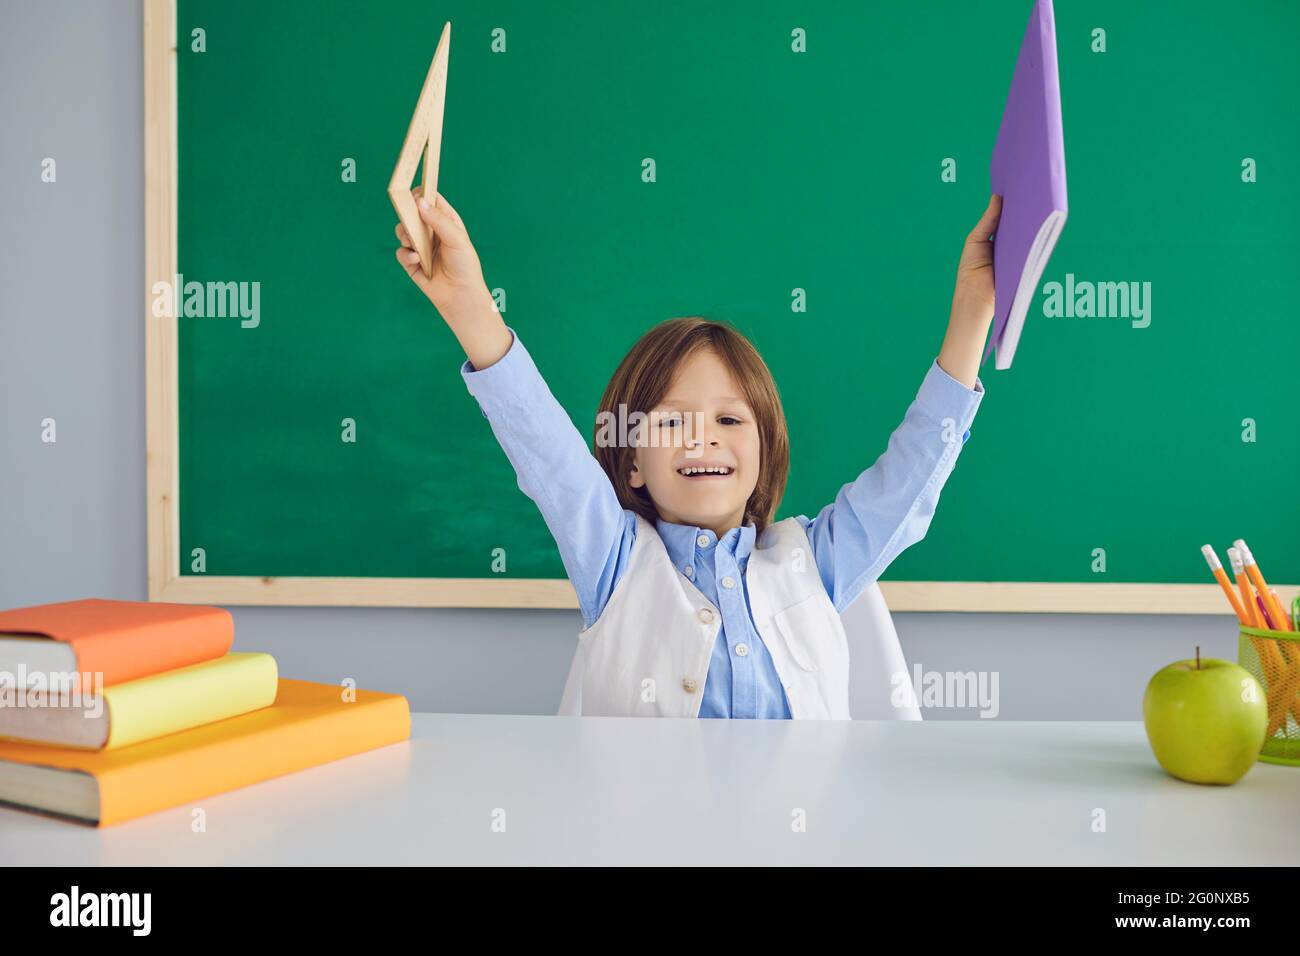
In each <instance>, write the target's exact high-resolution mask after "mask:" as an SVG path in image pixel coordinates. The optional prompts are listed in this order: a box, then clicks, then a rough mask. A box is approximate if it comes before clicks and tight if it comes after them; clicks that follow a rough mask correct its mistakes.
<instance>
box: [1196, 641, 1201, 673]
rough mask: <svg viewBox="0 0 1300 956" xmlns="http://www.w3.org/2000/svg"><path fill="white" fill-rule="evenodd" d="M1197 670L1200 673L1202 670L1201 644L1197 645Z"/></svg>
mask: <svg viewBox="0 0 1300 956" xmlns="http://www.w3.org/2000/svg"><path fill="white" fill-rule="evenodd" d="M1196 669H1197V670H1198V671H1199V670H1200V669H1201V645H1200V644H1197V645H1196Z"/></svg>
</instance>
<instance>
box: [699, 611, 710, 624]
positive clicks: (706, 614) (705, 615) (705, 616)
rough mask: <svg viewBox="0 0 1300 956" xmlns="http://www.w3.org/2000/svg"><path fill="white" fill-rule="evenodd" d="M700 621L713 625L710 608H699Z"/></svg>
mask: <svg viewBox="0 0 1300 956" xmlns="http://www.w3.org/2000/svg"><path fill="white" fill-rule="evenodd" d="M700 620H701V621H703V622H704V623H705V624H712V623H713V608H711V607H702V608H700Z"/></svg>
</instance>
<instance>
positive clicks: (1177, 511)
mask: <svg viewBox="0 0 1300 956" xmlns="http://www.w3.org/2000/svg"><path fill="white" fill-rule="evenodd" d="M1028 13H1029V3H1028V2H1025V0H1020V2H997V3H979V4H975V3H967V2H958V0H951V2H930V3H926V4H921V5H916V4H901V3H867V4H855V5H850V4H842V3H829V2H828V3H798V4H794V3H790V4H782V3H774V2H773V3H766V2H721V3H709V4H701V3H669V4H641V3H626V4H623V3H607V2H596V0H585V2H573V3H565V4H542V3H536V2H517V0H510V2H492V3H484V2H481V0H473V2H467V0H452V2H447V3H442V4H433V5H430V4H427V3H420V4H415V3H401V2H396V0H395V2H384V3H373V4H367V3H351V2H346V3H345V2H341V0H310V2H307V0H277V2H275V3H267V2H262V0H257V2H254V0H247V2H231V0H220V2H216V0H202V2H201V0H179V2H178V6H177V47H178V52H177V85H178V89H177V114H178V120H177V123H178V125H177V150H178V161H177V175H178V187H177V190H178V206H177V224H178V225H177V228H178V255H179V267H180V271H181V273H182V274H183V275H184V278H185V280H186V281H200V282H211V281H220V282H247V283H250V286H249V288H250V289H251V288H252V286H251V283H254V282H256V283H258V289H259V300H258V305H259V312H258V316H257V324H256V326H255V327H245V326H246V325H248V324H249V323H247V322H241V320H240V318H239V317H225V318H222V317H219V316H203V317H196V316H189V317H182V318H181V319H180V320H179V322H180V330H179V352H178V361H177V368H178V396H179V420H178V430H179V453H178V462H179V495H180V503H179V520H180V525H179V543H180V553H181V554H182V555H185V556H188V555H190V554H191V553H192V552H193V549H196V548H201V549H202V551H203V554H204V555H205V561H206V564H205V566H204V568H203V573H205V574H209V575H213V574H215V575H234V576H324V577H341V578H353V577H360V578H365V577H398V578H406V577H410V578H445V577H470V578H475V577H489V576H491V575H492V573H493V572H492V569H491V561H492V557H493V549H496V548H504V549H505V552H506V554H507V555H508V559H509V560H508V570H507V572H506V573H507V575H508V576H510V577H521V578H563V577H564V570H563V566H562V564H561V562H560V559H559V555H558V552H557V550H556V548H555V545H554V543H553V541H552V539H551V537H550V535H549V533H548V531H547V529H546V526H545V524H544V523H543V521H542V518H541V516H540V514H539V513H538V511H537V510H536V508H535V506H534V505H533V503H532V502H531V501H529V500H528V499H527V498H526V497H525V496H524V495H523V494H522V493H521V492H520V491H519V489H518V487H517V485H516V481H515V476H514V473H513V470H512V469H511V467H510V464H509V462H508V461H507V460H506V457H505V455H504V454H503V453H502V451H501V449H500V448H499V446H498V445H497V444H496V442H495V439H494V437H493V435H492V433H491V430H490V428H489V427H488V424H487V422H486V421H485V419H484V418H483V416H482V415H481V413H480V411H479V408H478V405H477V403H476V402H475V401H474V399H473V398H472V397H471V396H470V395H469V394H468V392H467V391H466V389H465V386H464V384H463V382H462V380H461V377H460V374H459V367H460V363H461V362H462V361H463V360H464V354H463V353H462V352H461V351H460V349H459V346H458V345H457V343H456V341H455V339H454V337H453V336H452V335H451V333H450V332H449V331H448V330H447V328H446V327H445V326H444V325H443V323H442V321H441V319H440V318H439V316H438V315H437V313H436V312H435V311H434V309H433V308H432V307H431V306H430V305H429V303H428V302H427V300H426V299H424V297H423V296H422V295H420V293H419V292H418V290H416V289H415V288H414V286H413V285H412V284H411V283H410V282H409V281H408V280H407V278H406V277H405V276H404V275H403V274H402V271H401V269H400V267H399V266H398V265H397V264H396V263H395V261H394V258H393V249H394V247H395V239H394V236H393V227H394V224H395V222H396V217H395V214H394V212H393V209H392V207H391V205H390V204H389V201H388V198H387V196H386V195H385V187H386V185H387V181H388V177H389V175H390V173H391V171H392V168H393V164H394V162H395V160H396V158H397V153H398V150H399V148H400V146H401V143H402V138H403V135H404V134H405V131H406V124H407V122H408V120H409V119H410V115H411V111H412V110H413V108H414V105H415V99H416V96H417V95H418V93H419V90H420V87H421V84H422V83H423V80H424V75H425V72H426V70H427V69H428V65H429V59H430V57H431V56H432V53H433V49H434V45H435V44H436V41H437V38H438V34H439V32H440V30H441V28H442V25H443V23H444V22H445V21H447V20H450V21H451V22H452V42H451V55H450V73H449V80H448V89H447V97H446V119H445V125H444V129H443V152H442V165H441V173H440V181H439V186H440V188H441V191H442V192H444V193H445V194H446V195H447V196H448V198H449V199H450V200H451V201H452V202H453V203H455V204H456V206H457V208H458V209H459V211H460V212H461V213H462V215H463V216H464V218H465V220H466V222H467V224H468V226H469V230H470V234H471V236H472V237H473V239H474V241H475V244H476V246H477V248H478V250H479V254H480V256H481V258H482V261H483V264H484V271H485V276H486V278H487V281H488V285H489V286H490V287H491V288H494V289H496V288H500V289H503V290H505V293H506V312H505V319H506V322H507V323H508V324H509V325H511V326H512V327H514V328H515V329H516V330H518V332H519V335H520V337H521V338H522V340H523V341H524V342H525V344H526V345H527V346H528V348H529V350H530V351H531V352H532V354H533V356H534V357H535V359H536V361H537V364H538V365H539V367H540V368H541V370H542V372H543V373H544V374H545V376H546V378H547V381H548V382H549V384H550V387H551V389H552V391H553V392H554V394H555V395H556V397H557V398H558V399H559V401H560V402H561V403H562V404H563V405H564V407H565V408H566V409H567V410H568V412H569V413H570V415H571V417H572V419H573V420H574V422H575V423H576V424H577V427H578V428H579V430H580V431H581V432H582V433H583V434H584V436H586V437H587V438H588V440H589V441H590V436H591V427H590V423H591V422H592V420H593V417H594V414H595V405H596V402H597V400H598V398H599V396H600V393H601V391H602V389H603V387H604V385H605V384H606V382H607V380H608V378H609V375H610V374H611V373H612V371H613V369H614V367H615V365H616V363H617V362H618V360H619V359H620V358H621V357H622V356H623V354H624V353H625V352H626V350H627V349H628V348H629V347H630V346H631V344H632V343H633V342H634V341H635V339H636V338H637V337H638V336H639V335H640V334H641V333H643V332H644V331H645V330H646V329H647V328H649V327H650V326H651V325H653V324H654V323H656V322H659V321H661V320H663V319H666V318H669V317H672V316H677V315H687V314H701V315H706V316H708V317H711V318H716V319H724V320H727V321H729V322H732V323H734V324H735V325H736V326H738V327H739V328H740V329H741V330H742V331H744V332H745V333H746V334H747V335H749V336H750V337H751V338H752V339H753V341H754V342H755V344H756V345H757V346H758V348H759V349H760V351H761V352H762V354H763V355H764V356H765V358H766V359H767V361H768V363H769V365H770V367H771V369H772V372H773V374H774V375H775V377H776V380H777V382H778V385H779V386H780V389H781V393H782V397H783V400H784V402H785V408H786V412H787V414H788V418H789V425H790V432H791V447H792V469H791V474H790V481H789V485H788V487H787V490H786V495H785V498H784V501H783V504H782V506H781V509H780V512H779V516H780V517H785V516H789V515H793V514H808V515H812V514H815V513H816V512H817V511H818V510H819V509H820V508H821V507H822V506H824V505H825V504H826V503H828V502H829V501H831V500H832V499H833V497H834V495H835V493H836V491H837V489H838V488H839V487H840V486H841V485H843V484H844V483H845V482H848V481H851V480H853V478H854V477H856V475H857V474H858V473H859V472H860V471H862V470H863V469H864V468H866V467H867V466H869V465H870V464H871V463H872V462H873V461H874V460H875V458H876V457H877V456H878V455H879V454H880V452H881V451H883V449H884V447H885V444H886V441H887V438H888V436H889V433H890V432H891V431H892V429H893V428H894V427H895V426H896V425H897V424H898V422H899V420H900V419H901V417H902V415H903V412H904V410H905V409H906V407H907V405H908V403H909V402H910V401H911V399H912V398H913V397H914V395H915V393H916V390H917V387H918V386H919V385H920V382H921V379H922V377H923V375H924V373H925V371H926V369H927V367H928V366H929V364H930V362H931V361H932V360H933V359H934V357H935V356H936V355H937V354H938V350H939V345H940V342H941V340H942V336H943V332H944V327H945V324H946V321H947V316H948V308H949V304H950V298H951V294H952V285H953V276H954V270H955V266H956V263H957V256H958V253H959V251H960V246H961V242H962V239H963V237H964V236H965V234H966V232H967V231H968V230H969V229H970V227H971V226H972V225H973V224H974V222H975V220H976V219H977V218H978V215H979V213H980V211H981V210H982V209H983V208H984V204H985V201H986V199H987V195H988V159H989V154H990V151H991V149H992V145H993V140H994V137H995V134H996V130H997V125H998V120H999V117H1000V114H1001V109H1002V105H1003V100H1004V97H1005V95H1006V90H1007V84H1008V82H1009V80H1010V74H1011V68H1012V65H1013V64H1014V62H1015V57H1016V51H1017V49H1018V47H1019V44H1020V40H1021V36H1022V33H1023V30H1024V25H1025V21H1026V18H1027V16H1028ZM1056 22H1057V34H1058V47H1059V60H1060V71H1061V90H1062V107H1063V114H1064V123H1065V144H1066V152H1067V169H1068V176H1069V198H1070V216H1069V221H1068V223H1067V225H1066V227H1065V231H1064V234H1063V237H1062V239H1061V242H1060V244H1059V245H1058V246H1057V249H1056V252H1055V254H1054V256H1053V258H1052V261H1051V262H1050V264H1049V265H1048V268H1047V271H1046V272H1045V274H1044V276H1043V283H1044V285H1046V283H1049V282H1053V281H1055V282H1061V283H1065V282H1066V281H1067V276H1072V277H1073V278H1072V280H1069V281H1073V282H1074V283H1075V284H1076V286H1077V285H1078V284H1079V283H1084V282H1093V283H1100V282H1136V283H1138V284H1139V287H1142V288H1149V290H1150V291H1149V293H1148V295H1147V297H1146V298H1145V303H1146V306H1147V307H1148V308H1149V312H1148V317H1149V324H1147V325H1146V326H1145V327H1136V326H1135V323H1138V322H1139V320H1138V319H1137V318H1133V317H1111V318H1100V317H1077V316H1076V317H1052V316H1047V315H1045V314H1044V307H1045V303H1046V300H1047V294H1046V292H1045V291H1044V289H1041V288H1040V291H1039V297H1038V302H1036V304H1035V306H1034V308H1033V309H1031V312H1030V317H1029V320H1028V323H1027V325H1026V329H1025V333H1024V336H1023V338H1022V340H1021V344H1020V348H1019V351H1018V353H1017V355H1016V361H1015V365H1014V367H1013V368H1012V369H1010V370H1009V371H1003V372H998V371H995V370H994V369H993V367H992V362H989V363H988V365H986V367H985V369H984V371H983V375H982V380H983V382H984V384H985V387H986V389H987V393H988V394H987V397H986V399H985V400H984V403H983V405H982V408H981V410H980V413H979V415H978V417H977V419H976V421H975V423H974V425H973V427H972V430H971V438H970V440H969V442H968V443H967V444H966V446H965V449H964V451H963V452H962V457H961V459H960V462H959V464H958V466H957V468H956V470H955V472H954V474H953V476H952V478H951V479H950V481H949V483H948V485H947V487H946V488H945V490H944V492H943V496H942V500H941V502H940V505H939V510H938V513H937V516H936V519H935V521H934V523H933V525H932V527H931V529H930V532H929V535H928V536H927V538H926V539H925V540H924V541H923V542H921V543H920V544H918V545H916V546H915V547H913V548H912V549H910V550H909V551H908V552H906V553H905V554H904V555H903V556H902V557H901V558H900V559H899V560H898V561H896V562H895V563H894V565H893V566H892V567H891V568H890V569H889V571H888V572H887V574H886V576H885V580H887V581H888V580H895V581H939V582H944V581H1012V582H1015V581H1021V582H1095V581H1101V580H1105V581H1108V582H1153V583H1155V582H1168V583H1179V582H1183V583H1196V584H1203V583H1205V582H1207V581H1208V580H1209V578H1208V576H1207V572H1206V568H1205V566H1204V563H1203V561H1202V558H1201V556H1200V555H1199V553H1198V548H1199V546H1200V545H1201V544H1203V543H1205V542H1207V541H1209V542H1213V543H1215V545H1216V546H1217V547H1218V548H1219V550H1220V554H1222V553H1223V548H1224V547H1226V546H1227V545H1228V544H1229V543H1230V542H1231V540H1232V539H1233V538H1236V537H1239V536H1240V537H1245V538H1246V539H1247V540H1248V541H1249V542H1250V543H1251V545H1252V547H1253V549H1254V551H1255V553H1256V555H1257V556H1258V557H1259V559H1260V561H1261V563H1262V564H1263V565H1264V566H1265V569H1266V572H1267V573H1268V574H1269V576H1270V578H1272V579H1274V580H1275V581H1277V582H1297V581H1300V494H1298V493H1297V487H1300V482H1298V481H1297V476H1300V442H1297V437H1298V436H1300V388H1298V387H1297V386H1298V385H1300V382H1298V381H1297V377H1296V369H1297V356H1298V355H1300V314H1298V312H1297V310H1298V308H1300V306H1298V305H1297V303H1300V269H1297V263H1300V177H1297V176H1296V175H1295V170H1294V162H1295V157H1296V156H1300V124H1298V123H1297V122H1296V117H1297V115H1300V59H1298V58H1297V57H1296V56H1295V55H1294V54H1295V40H1296V37H1297V36H1300V5H1298V4H1295V3H1293V2H1290V0H1274V2H1261V3H1257V4H1254V5H1252V6H1251V8H1250V10H1249V11H1248V12H1247V11H1244V10H1238V9H1236V8H1234V7H1233V6H1232V5H1230V4H1225V3H1221V2H1178V3H1174V2H1156V3H1144V4H1133V3H1129V2H1120V0H1101V2H1097V0H1089V2H1087V3H1083V2H1070V0H1060V2H1058V3H1057V5H1056ZM196 30H197V31H201V33H197V34H196V33H195V31H196ZM796 30H802V31H804V35H805V36H806V52H796V51H795V50H794V49H792V44H793V42H794V41H793V39H792V37H793V35H794V31H796ZM1098 30H1102V31H1104V36H1103V35H1102V34H1098V33H1097V32H1096V31H1098ZM494 31H495V32H494ZM494 36H495V37H496V38H497V39H498V44H499V42H500V38H502V37H504V43H505V49H504V51H494V49H493V41H494ZM1103 39H1104V44H1105V49H1104V52H1103V51H1101V50H1100V49H1097V47H1098V46H1099V43H1100V42H1101V40H1103ZM200 41H201V42H200ZM196 46H197V47H201V49H196ZM647 157H649V158H653V159H654V161H655V164H656V181H655V182H653V183H647V182H643V181H642V161H643V160H644V159H645V158H647ZM946 159H951V160H954V161H955V164H956V181H955V182H945V181H944V180H943V176H942V173H943V169H944V161H945V160H946ZM1247 159H1249V160H1253V163H1254V168H1255V170H1256V172H1255V177H1254V178H1255V181H1254V182H1245V181H1243V168H1244V167H1243V161H1244V160H1247ZM348 160H352V161H354V162H355V169H356V179H355V182H348V181H345V177H344V175H343V172H344V165H345V163H346V162H347V161H348ZM1247 178H1249V177H1247ZM1145 283H1149V287H1146V286H1143V285H1142V284H1145ZM796 288H798V289H803V290H806V295H807V311H806V312H805V313H796V312H792V310H791V297H792V290H794V289H796ZM1142 321H1145V320H1142ZM344 419H352V420H353V421H354V422H355V437H356V440H355V442H345V441H343V440H342V432H343V424H342V423H343V420H344ZM1247 419H1249V420H1252V421H1253V423H1254V424H1253V435H1251V434H1250V429H1251V428H1252V426H1251V425H1250V424H1249V423H1247V424H1243V422H1244V421H1245V420H1247ZM1252 437H1253V439H1254V440H1243V438H1246V439H1249V438H1252ZM1097 548H1104V549H1105V552H1106V571H1105V574H1104V575H1099V574H1098V573H1096V572H1095V571H1094V563H1093V561H1094V549H1097ZM180 572H181V574H182V575H188V574H192V573H194V572H193V569H192V568H191V567H190V562H189V560H188V557H186V559H185V560H182V561H181V568H180Z"/></svg>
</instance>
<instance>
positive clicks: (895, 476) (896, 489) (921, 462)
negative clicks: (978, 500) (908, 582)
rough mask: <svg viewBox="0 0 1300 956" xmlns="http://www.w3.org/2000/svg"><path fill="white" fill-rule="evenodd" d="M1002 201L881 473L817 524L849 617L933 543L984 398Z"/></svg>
mask: <svg viewBox="0 0 1300 956" xmlns="http://www.w3.org/2000/svg"><path fill="white" fill-rule="evenodd" d="M1001 215H1002V197H1001V196H998V195H993V196H990V197H989V204H988V206H987V207H986V208H985V210H984V212H983V214H982V215H981V216H980V220H979V222H977V223H976V224H975V228H974V229H972V230H971V231H970V233H969V234H968V235H967V236H966V241H965V243H964V245H963V246H962V252H961V258H960V259H959V260H958V263H957V281H956V284H955V286H954V289H953V296H952V310H951V312H950V313H949V317H948V329H947V331H946V333H945V334H944V339H943V347H942V348H941V349H940V352H939V357H938V358H937V359H936V360H935V361H934V362H932V363H931V364H930V369H929V371H928V372H926V375H925V379H924V381H922V383H921V388H920V390H919V391H918V392H917V393H916V399H915V401H913V402H912V404H911V406H910V407H909V408H908V409H907V414H906V415H904V416H903V421H902V424H900V425H899V426H898V427H897V428H896V429H894V432H893V434H892V435H890V436H889V446H888V447H887V448H886V449H885V452H884V454H882V455H881V456H880V457H879V458H878V459H877V460H876V463H875V464H874V465H872V466H871V467H870V468H868V469H867V470H866V471H864V472H863V473H862V474H861V475H859V476H858V478H857V480H856V481H853V482H851V483H850V484H847V485H845V486H844V487H842V488H841V489H840V491H839V493H838V494H837V495H836V496H835V501H834V502H832V503H831V504H829V505H827V506H826V507H825V508H823V509H822V510H821V511H820V512H818V514H817V516H816V517H815V518H813V519H812V520H811V521H809V520H808V519H807V518H806V517H803V516H800V524H802V525H803V526H804V530H805V531H806V532H807V534H808V539H809V542H810V543H811V545H812V548H813V554H814V557H815V560H816V564H817V570H818V573H820V574H821V576H822V583H823V584H824V585H825V586H826V591H827V593H828V594H830V596H831V600H832V601H833V602H834V604H835V608H836V610H840V611H842V610H843V609H844V608H846V607H848V606H849V605H850V604H851V603H853V600H854V599H855V598H856V597H857V596H858V595H859V594H861V593H862V590H863V589H864V588H865V587H867V586H868V585H869V584H871V582H873V581H875V580H876V579H877V578H879V577H880V575H881V574H883V573H884V571H885V569H886V568H887V567H889V565H890V563H891V562H892V561H893V560H894V558H896V557H898V555H899V554H900V553H902V552H903V551H904V550H905V549H906V548H907V547H908V546H909V545H912V544H915V543H916V542H917V541H920V540H921V539H922V538H923V537H925V532H926V531H927V530H928V529H929V527H930V519H931V518H933V517H934V510H935V506H936V505H937V504H938V503H939V492H940V491H941V490H942V489H943V485H944V482H946V481H947V480H948V475H949V474H951V472H952V469H953V466H954V465H955V464H956V461H957V455H958V454H959V453H960V451H961V447H962V445H963V443H964V442H965V441H966V439H967V437H969V431H968V429H969V427H970V423H971V420H972V419H973V418H974V417H975V412H976V411H977V410H978V408H979V404H980V401H981V400H982V399H983V397H984V387H983V384H982V383H981V382H980V380H979V365H980V355H981V353H982V351H983V349H984V340H985V337H986V336H987V335H988V330H989V326H990V324H991V323H992V321H993V292H994V283H993V246H992V243H991V242H990V241H989V240H990V238H991V237H992V236H993V234H994V233H995V232H996V231H997V227H998V222H999V220H1000V218H1001Z"/></svg>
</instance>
